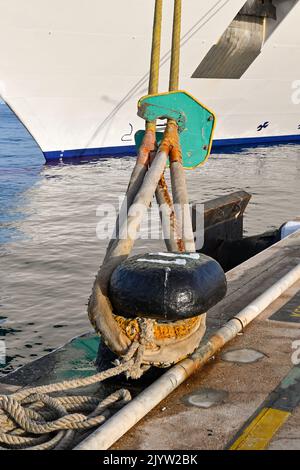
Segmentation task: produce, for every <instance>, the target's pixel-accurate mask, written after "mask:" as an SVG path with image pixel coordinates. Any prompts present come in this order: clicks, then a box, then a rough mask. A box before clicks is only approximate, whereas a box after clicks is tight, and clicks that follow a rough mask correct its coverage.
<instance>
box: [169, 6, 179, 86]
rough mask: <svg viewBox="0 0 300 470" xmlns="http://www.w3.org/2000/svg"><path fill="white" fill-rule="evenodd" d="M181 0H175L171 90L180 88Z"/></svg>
mask: <svg viewBox="0 0 300 470" xmlns="http://www.w3.org/2000/svg"><path fill="white" fill-rule="evenodd" d="M181 4H182V2H181V0H174V18H173V36H172V52H171V67H170V82H169V91H176V90H178V86H179V61H180V34H181Z"/></svg>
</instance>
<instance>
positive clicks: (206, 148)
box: [136, 91, 215, 169]
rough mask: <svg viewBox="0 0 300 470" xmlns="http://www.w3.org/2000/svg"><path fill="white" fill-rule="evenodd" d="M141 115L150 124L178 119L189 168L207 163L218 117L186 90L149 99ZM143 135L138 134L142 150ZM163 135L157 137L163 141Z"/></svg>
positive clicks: (141, 104)
mask: <svg viewBox="0 0 300 470" xmlns="http://www.w3.org/2000/svg"><path fill="white" fill-rule="evenodd" d="M138 115H139V116H140V117H142V118H143V119H145V120H146V121H155V120H157V119H174V120H176V122H177V124H178V129H179V132H180V144H181V150H182V160H183V166H184V167H185V168H189V169H192V168H195V167H197V166H198V165H201V164H203V163H204V162H205V161H206V160H207V158H208V156H209V154H210V150H211V144H212V136H213V130H214V126H215V116H214V114H213V112H212V111H210V110H209V109H207V108H206V107H205V106H203V105H202V104H201V103H199V102H198V101H197V100H196V99H195V98H194V97H193V96H191V95H190V94H189V93H187V92H186V91H176V92H170V93H162V94H158V95H148V96H145V97H143V98H141V99H140V101H139V103H138ZM143 135H144V131H138V132H137V134H136V145H137V147H138V148H139V145H140V143H141V139H142V138H143ZM162 135H163V134H161V133H158V134H157V138H158V139H161V137H162ZM158 143H159V140H158Z"/></svg>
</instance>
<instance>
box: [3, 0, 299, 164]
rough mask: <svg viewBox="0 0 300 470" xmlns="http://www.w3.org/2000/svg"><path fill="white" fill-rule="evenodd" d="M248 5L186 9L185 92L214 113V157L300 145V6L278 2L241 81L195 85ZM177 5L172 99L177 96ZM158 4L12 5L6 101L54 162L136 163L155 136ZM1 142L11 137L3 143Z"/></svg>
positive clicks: (20, 0) (166, 27) (191, 0)
mask: <svg viewBox="0 0 300 470" xmlns="http://www.w3.org/2000/svg"><path fill="white" fill-rule="evenodd" d="M244 3H245V0H206V1H205V2H199V0H183V28H182V47H181V50H182V54H181V84H180V87H181V89H185V90H187V91H189V92H190V93H191V94H192V95H194V96H195V97H196V98H197V99H199V100H200V101H201V102H203V103H204V104H205V105H207V106H208V107H209V108H210V109H212V110H214V112H215V114H216V117H217V126H216V131H215V135H214V144H213V146H214V148H216V147H218V146H220V145H222V146H223V145H232V144H247V145H249V144H257V143H274V142H295V141H300V104H298V102H300V91H299V89H300V82H299V83H298V82H297V79H298V80H300V60H299V57H300V54H299V51H300V28H299V24H300V2H299V1H296V0H273V4H274V5H275V6H276V8H277V20H276V21H275V20H272V19H267V20H266V23H265V27H266V29H267V32H266V38H265V41H264V43H263V45H262V48H261V52H260V53H259V54H258V56H257V57H256V58H255V60H253V62H252V63H251V65H250V66H249V67H248V68H247V70H246V71H245V72H244V73H243V75H242V76H241V78H239V79H232V78H225V79H224V78H221V79H220V78H192V75H193V74H194V72H195V70H196V69H197V67H198V66H199V64H200V63H201V61H202V60H203V59H204V57H205V56H206V54H207V53H208V51H210V49H211V48H212V46H213V45H214V44H217V43H218V40H219V39H220V37H221V36H222V34H223V33H224V31H225V30H226V28H227V27H228V26H229V25H230V23H231V22H232V20H233V19H234V17H235V16H236V15H237V13H238V12H239V10H240V9H241V8H242V7H243V5H244ZM172 4H173V2H172V0H165V6H164V24H163V46H162V64H161V81H160V91H166V90H167V87H168V73H169V57H170V37H171V16H172ZM153 9H154V0H144V1H141V0H127V1H126V2H125V1H122V0H110V1H109V2H107V1H105V0H88V1H87V2H83V1H82V0H51V1H50V0H26V2H24V0H0V13H1V14H0V95H1V96H2V98H3V99H4V101H5V102H6V103H7V104H8V105H9V106H10V107H11V109H12V110H13V111H14V112H15V114H16V115H17V116H18V117H19V119H20V120H21V122H22V123H23V124H24V125H25V126H26V128H27V129H28V131H29V132H30V133H31V135H32V136H33V137H34V139H35V140H36V142H37V143H38V144H39V146H40V148H41V150H42V151H43V153H44V155H45V157H46V159H49V160H50V159H60V158H67V157H77V156H85V157H88V156H101V155H120V154H126V155H128V154H131V153H134V152H135V148H134V133H135V131H137V130H138V129H142V128H143V127H144V122H143V121H142V120H141V119H140V118H139V117H138V116H137V115H136V106H137V100H138V99H139V98H140V97H141V96H142V95H145V94H147V82H148V72H149V59H150V57H149V56H150V44H151V31H152V21H153ZM0 138H1V136H0Z"/></svg>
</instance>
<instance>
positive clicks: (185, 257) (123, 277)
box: [110, 253, 227, 321]
mask: <svg viewBox="0 0 300 470" xmlns="http://www.w3.org/2000/svg"><path fill="white" fill-rule="evenodd" d="M226 289H227V283H226V277H225V274H224V271H223V269H222V268H221V266H220V265H219V263H217V261H215V260H214V259H212V258H210V257H208V256H206V255H203V254H201V253H149V254H145V255H138V256H133V257H132V258H129V259H127V260H126V261H124V262H123V263H121V264H120V265H119V266H118V267H117V269H116V270H115V271H114V272H113V274H112V276H111V280H110V300H111V302H112V305H113V308H114V312H115V313H116V314H118V315H122V316H123V317H126V318H135V317H138V316H139V317H147V318H153V319H156V320H160V321H176V320H184V319H186V318H191V317H195V316H197V315H201V314H202V313H204V312H206V311H207V310H208V309H209V308H211V307H213V306H214V305H216V304H217V303H218V302H219V301H220V300H221V299H223V297H224V296H225V294H226Z"/></svg>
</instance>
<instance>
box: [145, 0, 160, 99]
mask: <svg viewBox="0 0 300 470" xmlns="http://www.w3.org/2000/svg"><path fill="white" fill-rule="evenodd" d="M162 5H163V0H156V1H155V12H154V20H153V35H152V50H151V64H150V78H149V88H148V93H149V95H154V94H156V93H157V92H158V83H159V63H160V46H161V24H162Z"/></svg>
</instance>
